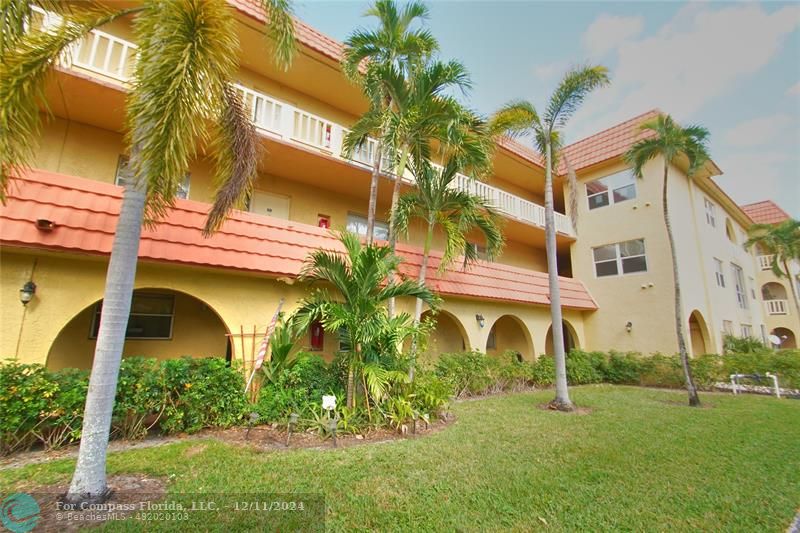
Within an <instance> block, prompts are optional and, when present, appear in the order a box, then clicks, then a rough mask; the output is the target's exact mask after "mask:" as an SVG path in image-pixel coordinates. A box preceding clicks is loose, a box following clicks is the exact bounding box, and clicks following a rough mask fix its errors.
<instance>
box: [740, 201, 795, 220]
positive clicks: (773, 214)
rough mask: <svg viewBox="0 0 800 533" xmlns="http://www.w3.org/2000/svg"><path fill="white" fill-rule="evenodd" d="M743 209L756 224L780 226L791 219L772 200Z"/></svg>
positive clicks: (744, 206)
mask: <svg viewBox="0 0 800 533" xmlns="http://www.w3.org/2000/svg"><path fill="white" fill-rule="evenodd" d="M741 208H742V211H744V212H745V214H747V216H749V217H750V218H751V219H753V222H755V223H756V224H780V223H781V222H783V221H784V220H789V218H790V217H789V214H788V213H787V212H786V211H784V210H783V209H781V208H780V207H779V206H778V204H776V203H775V202H773V201H772V200H764V201H763V202H755V203H752V204H747V205H743V206H741Z"/></svg>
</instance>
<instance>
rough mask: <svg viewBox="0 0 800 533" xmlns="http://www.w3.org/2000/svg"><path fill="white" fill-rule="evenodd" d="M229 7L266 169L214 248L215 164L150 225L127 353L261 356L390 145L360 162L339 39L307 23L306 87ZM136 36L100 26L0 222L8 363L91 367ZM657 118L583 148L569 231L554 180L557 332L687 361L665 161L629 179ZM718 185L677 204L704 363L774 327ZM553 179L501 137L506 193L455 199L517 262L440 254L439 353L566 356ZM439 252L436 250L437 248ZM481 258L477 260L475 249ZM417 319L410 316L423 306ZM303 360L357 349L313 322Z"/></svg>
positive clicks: (298, 72) (354, 217)
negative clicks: (550, 209) (638, 148)
mask: <svg viewBox="0 0 800 533" xmlns="http://www.w3.org/2000/svg"><path fill="white" fill-rule="evenodd" d="M231 4H232V5H233V7H234V8H235V9H236V12H237V19H238V25H237V31H238V33H239V39H240V41H241V43H242V50H243V52H242V57H241V58H240V64H241V71H240V73H239V90H240V91H241V93H242V94H243V96H244V98H245V101H246V103H247V104H248V106H249V108H250V110H251V112H252V119H253V121H254V123H255V125H256V126H257V129H258V131H259V133H260V139H261V142H262V144H263V145H264V147H265V148H266V150H265V153H266V155H265V156H264V158H263V160H262V161H261V162H260V164H259V177H258V180H257V182H256V187H255V191H254V192H253V194H252V195H251V198H250V201H249V205H248V206H247V210H246V211H235V212H233V213H232V214H231V215H230V217H229V219H228V221H227V222H226V223H225V224H224V225H223V226H222V228H221V229H220V231H218V232H217V233H216V234H215V235H213V236H211V237H209V238H205V237H203V236H202V234H201V229H202V227H203V224H204V221H205V215H206V213H207V211H208V208H209V202H210V200H211V196H212V193H213V186H212V183H211V165H210V162H209V160H208V155H209V154H206V153H201V154H200V155H199V156H198V158H197V159H196V160H195V161H194V162H193V163H192V164H191V166H190V169H189V173H188V174H187V176H186V181H185V183H184V186H183V188H182V190H181V193H180V196H181V198H179V199H178V200H177V201H176V203H175V208H174V209H173V210H171V211H170V213H169V214H168V216H166V217H165V218H164V219H163V220H161V221H159V222H158V224H157V225H155V226H154V227H148V228H145V230H144V231H143V234H142V240H141V246H140V252H139V256H140V266H139V269H138V272H137V278H136V291H135V293H134V300H133V306H132V310H131V318H130V322H129V324H128V341H127V342H126V346H125V355H146V356H153V357H159V358H165V357H178V356H182V355H196V356H208V355H218V356H226V357H228V358H235V359H245V360H247V359H248V358H249V357H250V356H251V354H252V353H253V351H254V349H255V348H254V346H255V345H256V344H257V342H259V341H260V335H262V334H263V331H264V330H265V329H266V324H267V323H268V322H269V320H270V318H271V317H272V315H273V313H274V311H275V309H276V307H277V306H278V302H279V301H280V300H281V299H283V300H284V301H285V305H284V310H285V311H287V312H291V311H292V309H293V308H294V307H295V306H296V303H297V302H298V301H299V300H300V299H301V298H303V297H304V296H306V295H307V294H308V287H307V286H306V285H304V284H303V283H302V282H300V281H298V280H297V276H298V274H299V272H300V269H301V267H302V264H303V260H304V259H305V258H306V257H307V255H308V253H309V252H310V251H311V250H314V249H317V248H320V247H323V248H329V249H336V247H337V241H336V238H335V236H334V235H333V234H332V233H331V231H330V230H331V229H341V228H348V229H351V230H353V231H357V232H361V233H363V232H364V228H365V220H364V219H365V214H366V209H367V200H368V199H367V196H368V191H369V180H370V167H371V162H372V157H373V153H372V152H373V146H372V145H371V144H368V145H367V146H365V147H363V149H361V150H360V151H358V152H357V153H356V154H355V155H354V156H353V157H352V158H351V159H346V158H344V157H342V151H341V141H342V136H343V134H344V133H345V131H346V128H347V127H348V125H350V124H352V123H353V122H354V121H355V120H356V118H357V117H358V115H359V114H360V113H362V112H363V111H364V110H365V109H366V102H365V101H364V99H363V98H362V97H361V95H360V93H359V91H358V90H357V88H355V87H354V86H353V85H352V84H350V83H348V82H347V81H346V80H345V78H344V76H343V75H342V74H341V71H340V68H339V60H340V58H341V54H342V45H341V43H338V42H336V41H334V40H332V39H330V38H328V37H326V36H324V35H322V34H320V33H319V32H317V31H315V30H314V29H313V28H311V27H309V26H307V25H305V24H304V23H302V21H297V40H298V54H297V57H296V59H295V61H294V64H293V66H292V68H291V69H290V70H289V71H288V72H283V71H280V70H278V69H276V68H275V67H274V66H273V64H272V62H271V60H270V56H269V53H267V50H266V48H267V46H268V45H266V44H265V39H264V35H263V29H262V28H263V22H264V17H263V15H262V13H261V12H260V11H259V10H257V9H255V8H253V7H252V4H251V3H249V2H246V1H243V0H240V1H232V2H231ZM38 16H39V17H40V23H43V24H55V23H58V20H57V18H54V17H52V16H51V15H49V14H46V13H43V12H42V13H39V15H38ZM130 24H131V21H130V20H128V19H118V20H116V21H114V22H113V23H111V24H109V25H108V26H106V27H103V28H102V31H99V30H98V31H95V32H93V33H92V35H91V36H90V37H89V38H88V39H86V40H85V41H83V42H82V43H80V45H79V46H78V47H76V48H75V50H73V52H72V56H71V58H70V61H68V62H66V63H65V64H64V65H62V66H61V67H59V69H58V71H57V72H56V73H55V75H54V76H53V77H52V79H51V81H50V84H49V86H48V88H47V92H46V98H47V105H48V107H49V109H50V111H51V113H52V116H49V117H46V118H45V125H44V127H43V130H42V135H41V143H40V146H39V148H38V150H37V152H36V153H37V156H36V161H35V162H34V164H33V168H32V169H30V170H29V171H26V172H22V173H20V174H19V175H18V176H16V177H15V179H14V180H13V181H12V185H11V187H10V190H9V192H8V201H7V204H6V205H5V206H3V207H2V208H0V245H1V246H2V248H0V262H1V264H2V270H1V271H0V294H1V295H2V303H3V305H2V311H0V312H1V313H2V325H0V356H1V357H12V358H17V359H19V360H20V361H23V362H41V363H46V364H47V366H48V367H51V368H62V367H66V366H77V367H83V368H88V367H89V366H90V365H91V358H92V354H93V351H94V344H95V338H96V334H97V329H98V319H99V310H100V305H101V303H102V302H101V298H102V294H103V286H104V281H105V270H106V267H107V262H108V256H109V254H110V251H111V243H112V239H113V233H114V229H115V226H116V220H117V217H118V214H119V209H120V203H121V196H122V187H120V183H122V182H123V181H124V180H125V179H126V176H127V174H126V161H127V154H126V146H125V143H124V122H125V121H124V103H125V96H126V92H127V89H128V86H129V82H130V76H131V72H132V66H133V64H134V62H135V57H136V43H134V42H133V37H132V31H131V25H130ZM654 113H655V112H651V113H648V114H646V115H642V116H640V117H637V118H635V119H632V120H631V121H628V122H625V123H623V124H620V125H618V126H616V127H615V128H612V129H611V130H607V131H604V132H601V133H598V134H597V135H595V136H592V137H590V138H588V139H585V140H583V141H580V142H577V143H575V144H573V145H571V146H570V147H568V148H567V153H568V155H569V157H570V161H571V162H572V163H573V166H574V167H575V168H576V170H577V173H578V177H579V180H580V187H579V190H578V191H577V195H578V206H579V208H578V221H579V222H578V227H577V228H573V225H572V222H571V218H570V216H569V213H566V212H565V205H566V204H568V202H565V201H564V198H565V197H566V195H568V194H571V191H569V190H568V188H567V186H566V184H565V181H566V180H565V179H564V176H563V174H564V172H563V169H562V171H561V172H559V176H558V177H557V178H556V207H557V210H558V211H559V213H558V214H557V216H556V227H557V231H558V237H557V246H558V250H559V260H560V267H559V268H560V270H561V272H560V274H561V275H562V276H561V277H560V284H561V294H562V304H563V306H564V324H562V325H561V327H563V329H564V331H565V333H566V335H565V337H566V340H567V345H568V347H581V348H589V349H609V348H616V349H625V350H627V349H631V350H639V351H643V352H649V351H656V350H658V351H662V352H673V351H675V350H676V348H677V341H676V337H675V331H674V326H673V318H672V317H673V305H672V278H671V270H670V268H671V266H670V262H669V255H668V250H667V247H666V246H667V245H666V242H667V241H666V233H665V230H664V226H663V221H662V219H661V209H660V194H659V191H660V184H659V183H660V177H659V176H660V173H659V172H658V170H657V169H658V168H659V167H658V165H659V163H658V161H654V162H652V163H651V165H650V166H648V168H647V169H646V172H645V177H644V179H642V180H633V179H632V178H630V175H629V174H630V173H629V172H626V171H625V168H624V165H623V163H622V160H621V155H622V153H623V152H624V151H625V149H627V147H628V146H630V144H631V143H632V142H634V141H635V140H636V139H637V136H638V132H637V129H636V126H637V124H638V123H640V122H641V121H642V120H645V119H646V118H648V117H650V116H653V114H654ZM719 172H720V171H719V169H717V168H716V166H715V165H714V164H713V163H709V164H708V165H707V166H706V168H704V169H703V171H702V172H701V173H700V174H699V175H698V176H696V177H695V178H693V179H691V180H690V179H687V178H686V175H685V169H684V168H681V167H680V165H678V167H675V168H674V169H673V176H674V178H673V181H672V185H671V189H670V195H671V200H670V202H671V205H672V210H673V213H674V216H673V220H674V222H675V225H676V233H677V234H678V235H679V243H678V247H679V256H680V257H679V260H680V268H681V271H680V276H681V280H682V283H683V286H684V295H685V308H684V314H685V317H686V324H685V326H686V329H687V331H690V332H691V337H692V351H693V352H694V353H703V352H713V351H719V350H720V349H721V341H720V332H721V331H722V330H723V329H724V328H726V327H728V326H727V324H728V323H730V324H731V327H732V328H739V330H740V332H741V333H742V334H752V333H753V332H757V331H759V330H760V329H761V328H762V325H763V324H764V321H763V317H762V312H761V305H760V304H757V303H756V300H757V297H758V293H757V291H756V285H755V282H754V279H755V277H756V276H757V275H758V272H757V271H756V266H755V265H756V259H755V257H754V256H753V255H751V254H748V253H746V252H745V251H744V250H743V249H742V247H741V243H742V242H743V235H744V233H743V232H744V228H745V227H746V226H747V225H748V224H749V223H750V219H749V218H748V217H747V215H746V214H745V213H744V212H743V211H742V210H741V209H740V208H739V207H738V206H736V205H735V204H734V203H733V202H732V201H731V200H730V199H729V198H728V197H727V196H726V195H725V194H724V193H723V192H722V190H721V189H720V188H719V187H717V186H716V185H715V184H714V182H713V181H712V180H711V179H710V178H711V176H713V175H715V174H719ZM401 179H402V180H403V187H404V190H409V188H410V187H413V180H411V179H409V177H408V176H403V177H402V178H401ZM390 184H391V181H390V179H389V177H388V176H385V177H384V180H383V181H382V182H381V187H380V192H379V198H378V210H379V217H380V219H381V221H382V222H381V223H379V224H378V228H377V229H376V237H378V238H379V239H380V238H382V237H384V236H385V232H386V224H385V221H386V220H387V218H388V209H389V204H390V198H389V196H390V188H391V186H390ZM543 185H544V171H543V168H542V160H541V157H540V156H539V154H537V153H535V152H533V151H532V150H530V149H527V148H525V147H523V146H521V145H519V144H517V143H515V142H512V141H508V140H505V141H503V142H501V143H500V146H499V148H498V151H497V154H496V158H495V164H494V175H493V176H492V177H491V179H490V180H488V181H487V182H476V181H474V180H471V179H470V178H468V177H466V176H464V177H462V178H461V179H460V180H459V187H462V188H464V189H466V190H470V191H472V192H474V193H476V194H480V195H482V196H484V197H486V198H487V199H489V200H490V201H491V202H493V203H494V204H495V205H496V206H497V208H498V209H499V210H500V211H501V212H502V214H503V215H504V217H505V228H504V229H505V234H506V238H507V246H506V248H505V251H504V253H503V255H502V257H500V258H499V259H498V260H497V261H495V262H492V263H489V262H486V261H480V262H479V263H478V264H477V265H475V266H473V267H471V268H469V269H468V270H462V269H461V268H460V267H459V266H456V267H453V268H450V269H449V270H448V271H447V272H445V273H444V274H442V275H440V274H438V273H437V272H436V269H437V267H438V257H440V255H439V256H438V257H437V253H436V252H434V256H433V258H432V261H431V264H430V266H429V269H430V271H429V272H428V279H429V280H430V286H431V287H432V288H433V289H434V290H435V291H436V292H438V293H439V294H440V295H442V296H443V298H444V304H443V307H442V310H441V312H440V313H439V314H438V315H437V316H436V319H437V327H436V330H435V331H434V332H433V334H432V335H431V339H430V341H429V346H428V350H429V353H430V354H436V353H439V352H444V351H453V350H461V349H476V350H481V351H486V352H487V353H499V352H502V351H505V350H509V349H510V350H515V351H517V352H519V354H520V355H521V356H522V357H523V358H525V359H527V360H531V359H533V358H534V357H535V356H536V355H537V354H541V353H548V352H550V349H551V336H552V333H551V324H550V313H549V307H548V305H549V298H548V285H547V273H546V268H547V266H546V260H545V251H544V210H543V207H542V205H543V199H542V198H543V189H544V186H543ZM442 242H443V240H442V236H441V235H437V236H436V241H435V243H434V248H437V247H438V248H439V249H441V245H442ZM420 243H421V228H411V231H410V232H409V236H408V238H406V239H404V240H403V241H402V242H401V243H400V244H399V245H398V252H399V255H400V256H401V257H402V258H403V264H402V267H401V274H402V275H404V276H409V277H416V276H417V274H418V272H419V268H420V262H421V248H420V246H419V245H420ZM475 244H476V245H477V246H479V247H480V245H481V243H480V241H479V240H477V238H476V240H475ZM717 261H719V262H720V263H721V265H722V266H721V267H720V268H721V270H720V271H719V272H721V275H722V277H723V278H724V282H722V283H721V282H720V277H719V276H720V274H719V272H718V271H717V270H716V266H717V263H716V262H717ZM28 282H33V284H35V295H34V297H33V299H32V300H31V301H30V302H29V303H27V305H23V304H21V303H20V302H19V297H18V295H19V293H20V289H22V288H23V287H24V286H25V285H26V284H27V283H28ZM720 283H721V284H720ZM29 288H30V286H29ZM400 305H401V308H403V309H407V310H410V309H411V308H412V305H413V303H412V302H410V301H409V302H401V303H400ZM748 327H749V328H751V329H749V330H748V329H747V328H748ZM734 332H737V331H735V330H734ZM302 344H303V345H304V346H305V348H307V349H309V350H311V351H317V352H319V353H321V354H323V355H326V356H331V355H332V354H333V353H334V352H335V351H337V350H338V349H339V343H338V335H337V332H326V331H322V329H321V328H320V327H312V328H311V331H310V332H309V334H308V337H307V338H306V339H305V340H304V341H303V342H302Z"/></svg>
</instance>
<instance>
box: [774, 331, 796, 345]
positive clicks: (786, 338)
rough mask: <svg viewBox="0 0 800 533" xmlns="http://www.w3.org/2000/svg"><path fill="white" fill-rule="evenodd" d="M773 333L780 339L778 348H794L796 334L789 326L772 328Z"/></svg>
mask: <svg viewBox="0 0 800 533" xmlns="http://www.w3.org/2000/svg"><path fill="white" fill-rule="evenodd" d="M772 334H773V335H777V336H778V338H780V339H781V344H780V346H779V348H781V349H782V350H783V349H787V350H788V349H794V348H797V336H795V334H794V332H793V331H792V330H790V329H789V328H775V329H774V330H772Z"/></svg>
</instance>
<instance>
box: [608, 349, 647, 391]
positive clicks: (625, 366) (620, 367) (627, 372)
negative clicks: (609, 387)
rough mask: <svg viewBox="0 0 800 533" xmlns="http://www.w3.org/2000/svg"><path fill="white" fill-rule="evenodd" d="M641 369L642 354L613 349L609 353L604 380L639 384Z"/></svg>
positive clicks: (624, 383)
mask: <svg viewBox="0 0 800 533" xmlns="http://www.w3.org/2000/svg"><path fill="white" fill-rule="evenodd" d="M641 371H642V356H641V354H638V353H634V352H628V353H624V354H623V353H619V352H615V351H611V352H609V353H608V363H607V364H606V368H605V379H604V381H606V382H608V383H617V384H623V385H638V384H639V375H640V373H641Z"/></svg>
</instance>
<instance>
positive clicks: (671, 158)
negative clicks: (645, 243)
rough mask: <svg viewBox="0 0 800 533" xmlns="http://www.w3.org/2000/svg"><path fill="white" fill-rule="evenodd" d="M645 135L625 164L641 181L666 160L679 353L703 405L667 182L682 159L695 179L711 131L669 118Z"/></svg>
mask: <svg viewBox="0 0 800 533" xmlns="http://www.w3.org/2000/svg"><path fill="white" fill-rule="evenodd" d="M639 129H640V130H641V131H643V132H647V133H650V134H651V136H649V137H648V138H646V139H642V140H640V141H639V142H637V143H636V144H634V145H633V146H631V147H630V148H629V149H628V151H627V152H626V153H625V161H626V162H627V163H628V164H629V165H631V168H632V170H633V173H634V175H635V176H636V177H637V178H642V177H643V176H644V166H645V164H647V162H648V161H650V160H651V159H655V158H657V157H661V158H662V159H663V161H664V182H663V183H662V189H661V208H662V210H663V215H664V226H665V227H666V228H667V237H668V239H669V250H670V256H671V258H672V279H673V283H674V285H675V333H676V334H677V336H678V351H679V353H680V357H681V365H682V366H683V374H684V377H685V378H686V390H687V391H688V393H689V405H691V406H693V407H697V406H699V405H700V397H699V396H698V394H697V387H696V386H695V384H694V379H693V377H692V369H691V367H690V366H689V353H688V351H687V349H686V336H685V334H684V329H683V301H682V299H681V285H680V280H679V278H678V256H677V255H676V253H675V238H674V237H673V235H672V223H671V221H670V216H669V200H668V198H667V191H668V187H667V183H668V179H669V167H670V165H673V164H675V163H677V161H678V159H679V158H686V159H687V160H688V163H689V166H688V169H687V171H686V175H687V176H688V177H689V178H691V177H692V176H693V175H694V174H695V173H696V172H697V171H698V170H700V169H701V168H702V167H703V165H705V164H706V162H707V161H708V160H709V159H710V156H709V154H708V149H707V147H706V145H707V142H708V130H706V129H705V128H703V127H701V126H688V127H686V128H682V127H681V126H680V125H679V124H677V123H676V122H675V121H674V120H672V117H670V116H669V115H659V116H658V117H656V118H654V119H652V120H649V121H647V122H645V123H644V124H642V125H640V126H639Z"/></svg>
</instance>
